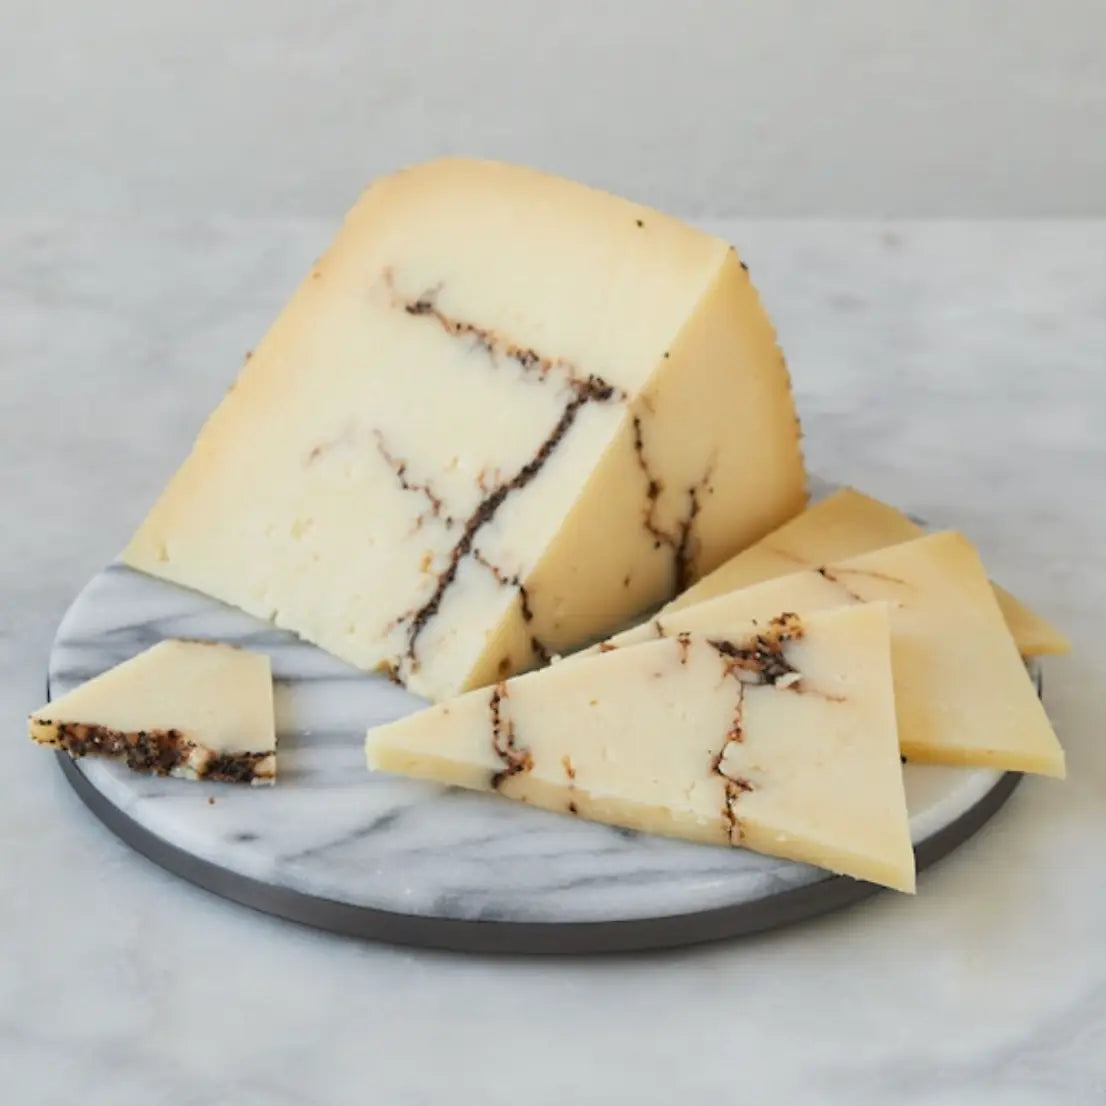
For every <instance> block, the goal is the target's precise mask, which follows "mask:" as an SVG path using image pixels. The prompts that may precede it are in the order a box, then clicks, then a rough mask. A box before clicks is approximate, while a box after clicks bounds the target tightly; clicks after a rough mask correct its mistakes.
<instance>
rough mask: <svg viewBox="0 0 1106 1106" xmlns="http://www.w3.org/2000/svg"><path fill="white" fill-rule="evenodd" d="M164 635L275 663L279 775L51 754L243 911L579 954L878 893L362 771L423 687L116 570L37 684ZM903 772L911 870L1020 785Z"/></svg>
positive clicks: (87, 791) (760, 923)
mask: <svg viewBox="0 0 1106 1106" xmlns="http://www.w3.org/2000/svg"><path fill="white" fill-rule="evenodd" d="M170 637H185V638H205V639H212V640H219V641H228V642H234V643H236V644H238V645H242V646H245V647H246V648H249V649H254V650H258V651H262V652H265V653H267V654H268V655H269V656H270V657H271V658H272V664H273V675H274V680H275V696H276V714H277V727H278V733H279V744H278V766H279V767H278V782H277V785H276V786H275V787H271V788H269V787H253V788H249V787H242V786H240V785H237V786H236V785H229V784H213V783H195V782H190V781H184V780H178V779H163V778H157V777H147V776H142V775H138V774H136V773H133V772H131V771H129V770H128V769H126V768H124V767H122V766H120V765H118V764H115V763H112V762H108V761H104V760H99V759H94V758H87V759H84V760H80V761H71V760H70V759H69V757H68V756H67V755H65V754H59V761H60V763H61V765H62V768H63V769H64V771H65V772H66V774H67V776H68V777H69V779H70V782H71V783H72V784H73V785H74V787H75V788H76V789H77V791H78V793H79V794H80V795H81V797H82V798H83V799H84V800H85V802H86V803H88V805H89V806H90V807H91V808H92V809H93V811H94V812H95V813H96V814H97V815H98V816H99V817H100V818H101V819H102V820H103V821H104V822H105V823H106V824H107V825H108V826H109V827H110V828H111V829H113V830H114V831H115V832H117V833H118V834H119V835H120V836H121V837H123V838H124V839H125V840H127V841H128V842H129V843H130V844H132V845H134V846H135V847H136V848H137V849H138V850H139V851H141V852H143V853H145V854H146V855H147V856H149V857H151V858H152V859H154V860H155V861H157V862H158V863H160V864H162V865H163V866H165V867H167V868H169V869H170V870H172V871H174V872H176V873H177V874H179V875H182V876H184V877H185V878H188V879H191V880H192V881H194V882H196V883H199V884H201V885H203V886H205V887H207V888H209V889H211V890H213V891H216V892H218V893H220V894H223V895H225V896H227V897H229V898H232V899H235V900H238V901H240V902H244V903H246V904H248V905H250V906H254V907H257V908H259V909H262V910H266V911H269V912H271V913H276V914H280V915H283V916H286V917H289V918H292V919H294V920H296V921H300V922H305V923H308V924H312V925H316V926H319V927H321V928H325V929H330V930H336V931H340V932H345V933H350V934H356V935H359V936H366V937H375V938H381V939H385V940H390V941H398V942H406V943H415V944H425V945H436V946H441V947H450V948H466V949H476V950H482V951H505V952H506V951H510V952H583V951H600V950H616V949H637V948H645V947H654V946H662V945H674V944H683V943H691V942H695V941H701V940H707V939H714V938H719V937H724V936H728V935H735V934H739V933H747V932H751V931H754V930H760V929H764V928H768V927H772V926H776V925H780V924H784V923H786V922H790V921H793V920H796V919H797V918H800V917H805V916H809V915H813V914H817V913H822V912H825V911H827V910H830V909H834V908H836V907H838V906H842V905H845V904H846V903H849V902H853V901H856V900H858V899H860V898H863V897H864V896H866V895H868V894H870V893H872V892H873V891H874V890H875V888H873V887H871V886H870V885H868V884H865V883H862V882H859V881H855V880H851V879H847V878H843V877H837V876H831V875H829V874H827V873H825V872H823V871H820V870H819V869H816V868H813V867H810V866H807V865H802V864H796V863H793V862H788V861H782V860H776V859H773V858H771V857H764V856H759V855H757V854H755V853H751V852H747V851H745V850H742V849H727V848H723V847H710V846H704V845H696V844H690V843H684V842H678V841H672V840H668V839H665V838H661V837H655V836H650V835H647V834H641V833H636V832H631V831H627V830H620V829H615V828H611V827H606V826H601V825H596V824H592V823H589V822H584V821H581V820H579V819H574V818H570V817H567V816H565V815H558V814H552V813H547V812H544V811H540V810H535V809H532V808H528V807H523V806H520V805H517V804H514V803H511V802H508V801H506V800H503V799H501V798H498V797H496V796H490V795H478V794H473V793H468V792H464V791H460V790H457V789H451V788H445V787H440V786H436V785H433V784H429V783H425V782H421V781H413V780H407V779H401V778H398V777H393V776H387V775H383V774H374V773H370V772H369V771H367V769H366V767H365V762H364V755H363V739H364V735H365V730H366V728H367V727H369V726H372V725H375V724H377V723H380V722H385V721H388V720H391V719H394V718H397V717H400V716H402V715H403V714H406V713H408V712H410V711H412V710H415V709H417V708H419V707H420V706H422V705H423V702H422V701H421V700H420V699H418V698H416V697H415V696H413V695H410V694H409V693H407V692H406V691H404V690H403V689H402V688H400V687H397V686H396V685H394V684H392V683H391V682H389V681H388V680H387V679H385V678H383V677H380V676H375V675H366V674H364V673H361V672H358V671H356V670H354V669H352V668H350V667H349V666H347V665H345V664H343V663H342V662H340V661H338V660H336V659H334V658H333V657H330V656H329V655H327V654H325V653H323V652H322V651H320V650H319V649H317V648H315V647H314V646H312V645H309V644H307V643H305V642H302V641H300V640H298V639H296V638H295V637H294V636H292V635H291V634H288V633H286V632H284V631H280V630H277V629H275V628H274V627H273V626H271V625H269V624H267V623H263V622H259V621H257V620H255V619H253V618H251V617H250V616H248V615H245V614H242V613H241V612H239V611H236V610H233V609H231V608H229V607H226V606H223V605H222V604H220V603H218V602H216V601H215V600H212V599H209V598H207V597H205V596H203V595H200V594H198V593H196V592H192V591H189V590H186V589H183V588H179V587H176V586H174V585H171V584H167V583H164V582H161V581H158V580H154V579H152V578H150V577H147V576H144V575H142V574H140V573H137V572H134V571H132V570H130V569H128V568H126V567H125V566H123V565H118V564H113V565H111V566H109V567H108V568H106V569H104V570H103V571H102V572H101V573H100V574H99V575H98V576H96V577H95V578H94V579H93V580H92V581H91V582H90V583H89V584H88V585H87V586H86V587H85V588H84V590H83V591H82V592H81V593H80V595H79V596H78V597H77V599H76V601H75V602H74V603H73V605H72V606H71V608H70V609H69V611H68V612H67V614H66V615H65V617H64V619H63V621H62V623H61V626H60V628H59V630H58V634H57V638H56V640H55V642H54V646H53V649H52V653H51V658H50V672H49V690H50V693H51V694H52V695H60V694H63V693H65V692H66V691H68V690H69V689H70V688H72V687H73V686H75V685H76V684H78V683H80V682H82V681H84V680H87V679H89V678H91V677H93V676H95V675H97V674H99V673H101V672H103V671H104V670H106V669H107V668H109V667H111V666H113V665H115V664H118V663H119V662H120V661H123V660H126V659H127V658H129V657H131V656H133V655H134V654H136V653H138V652H140V651H141V650H143V649H145V648H147V647H148V646H150V645H152V644H154V643H155V642H157V641H160V640H162V639H164V638H170ZM905 774H906V789H907V796H908V801H909V806H910V813H911V830H912V835H913V839H914V842H915V845H916V847H917V849H918V854H919V864H920V865H924V864H926V863H929V862H931V861H932V860H934V859H936V858H937V857H938V856H940V855H943V854H944V853H945V852H947V851H948V850H949V849H951V848H954V847H955V846H956V845H957V844H959V843H960V842H961V841H962V840H963V839H964V838H965V837H967V836H969V835H970V834H971V833H972V832H974V831H975V829H977V828H978V827H979V825H981V824H982V823H983V822H984V821H986V819H987V818H988V817H989V816H990V815H991V814H992V813H993V812H994V810H996V809H997V808H998V806H1000V805H1001V803H1002V801H1003V800H1004V799H1005V798H1006V796H1007V795H1008V794H1009V793H1010V791H1011V790H1013V787H1014V785H1015V784H1016V783H1017V779H1018V777H1017V776H1013V775H1004V774H1002V773H998V772H993V771H983V770H958V769H948V768H938V767H929V766H911V765H908V766H907V767H906V769H905ZM923 891H924V884H923Z"/></svg>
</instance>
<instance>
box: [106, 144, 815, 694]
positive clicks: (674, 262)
mask: <svg viewBox="0 0 1106 1106" xmlns="http://www.w3.org/2000/svg"><path fill="white" fill-rule="evenodd" d="M805 494H806V493H805V478H804V474H803V466H802V460H801V457H800V450H799V441H798V427H797V423H796V419H795V411H794V406H793V403H792V398H791V394H790V388H789V382H788V375H787V370H786V368H785V366H784V363H783V359H782V357H781V355H780V352H779V349H778V348H777V345H776V340H775V335H774V332H773V329H772V326H771V324H770V322H769V320H768V318H767V316H766V315H765V313H764V311H763V309H762V308H761V305H760V301H759V299H758V297H757V294H756V292H755V290H754V288H753V286H752V284H751V283H750V282H749V277H748V274H747V272H746V271H745V270H744V268H743V266H742V265H741V263H740V261H739V260H738V256H737V254H736V253H735V252H734V250H733V248H732V247H730V246H729V245H728V244H727V243H725V242H723V241H721V240H719V239H717V238H713V237H711V236H709V235H707V234H704V233H702V232H700V231H698V230H695V229H693V228H691V227H689V226H687V225H685V224H684V223H681V222H679V221H677V220H675V219H672V218H669V217H668V216H665V215H662V214H659V213H658V212H655V211H651V210H648V209H646V208H643V207H641V206H640V205H638V204H634V203H631V202H629V201H627V200H622V199H618V198H616V197H614V196H610V195H607V194H605V193H602V192H597V191H594V190H592V189H589V188H585V187H584V186H582V185H579V184H575V183H571V182H569V181H565V180H561V179H557V178H553V177H549V176H545V175H543V174H540V173H537V172H534V171H531V170H527V169H521V168H516V167H512V166H507V165H501V164H495V163H488V162H479V161H468V160H463V159H446V160H440V161H435V162H431V163H429V164H426V165H422V166H419V167H416V168H412V169H408V170H406V171H405V172H401V173H397V174H395V175H394V176H390V177H386V178H384V179H383V180H381V181H379V182H378V183H376V184H375V185H373V187H372V188H370V189H369V190H368V191H367V192H366V193H365V195H364V196H363V198H362V199H361V200H360V202H359V203H357V205H356V206H355V207H354V208H353V210H352V211H351V212H350V213H349V215H348V217H347V219H346V221H345V224H344V226H343V227H342V229H341V231H340V232H339V234H338V236H337V238H336V239H335V241H334V243H333V244H332V246H331V248H330V249H329V251H328V252H327V253H326V255H325V256H324V257H323V258H322V260H321V261H319V262H318V264H317V265H316V266H315V268H314V269H313V270H312V271H311V273H310V275H309V277H308V278H307V279H306V281H305V282H304V283H303V284H302V286H301V287H300V288H299V290H298V291H297V292H296V294H295V295H294V297H293V298H292V300H291V302H290V303H289V304H288V305H287V307H286V308H285V309H284V311H283V313H282V314H281V315H280V317H279V318H278V319H277V321H276V322H275V324H274V325H273V327H272V329H271V330H270V331H269V333H268V335H267V336H266V337H265V339H264V341H262V343H261V344H260V345H259V346H258V348H257V349H256V350H255V351H254V353H253V356H252V357H251V358H250V359H249V360H248V362H247V364H246V365H245V367H244V369H243V371H242V373H241V375H240V377H239V379H238V382H237V385H236V386H235V387H234V389H233V390H232V391H231V392H230V393H229V394H228V395H227V397H226V398H225V399H224V400H223V402H222V403H221V404H220V406H219V408H218V409H217V410H216V411H215V413H214V414H213V415H212V416H211V418H210V419H209V421H208V423H207V425H206V426H205V427H204V429H203V431H202V433H201V434H200V437H199V439H198V440H197V442H196V444H195V447H194V449H193V451H192V454H191V456H190V457H189V458H188V459H187V461H186V462H185V463H184V465H183V467H182V468H181V469H180V470H179V471H178V472H177V474H176V475H175V477H174V478H173V480H172V482H171V483H170V485H169V486H168V488H167V489H166V490H165V492H164V494H163V495H162V497H161V499H160V500H159V501H158V503H157V504H156V505H155V507H154V508H153V510H152V512H151V513H150V515H149V517H148V518H147V519H146V520H145V522H144V523H143V524H142V526H141V528H140V529H139V531H138V532H137V534H136V535H135V536H134V539H133V540H132V542H131V543H130V545H129V547H128V548H127V550H126V552H125V554H124V559H125V560H126V562H127V563H128V564H130V565H132V566H134V567H136V568H139V569H142V570H143V571H145V572H149V573H152V574H154V575H156V576H160V577H163V578H165V579H167V580H172V581H176V582H177V583H180V584H185V585H188V586H189V587H193V588H196V589H198V590H200V591H203V592H207V593H208V594H210V595H213V596H215V597H217V598H219V599H222V600H224V601H226V602H228V603H231V604H234V605H236V606H238V607H241V608H243V609H244V610H246V611H249V612H250V613H251V614H254V615H257V616H259V617H262V618H268V619H271V620H272V621H274V622H275V623H276V624H277V625H279V626H282V627H286V628H288V629H290V630H294V631H295V632H296V633H298V634H300V635H301V636H303V637H305V638H307V639H308V640H310V641H312V642H315V643H316V644H318V645H320V646H322V647H323V648H324V649H327V650H329V651H330V652H332V653H334V654H336V655H337V656H339V657H342V658H344V659H345V660H347V661H350V662H351V663H353V664H355V665H357V666H359V667H361V668H366V669H369V668H376V667H380V666H384V667H387V668H388V669H390V670H391V671H392V672H393V673H394V674H395V675H396V676H397V677H398V678H399V679H400V680H402V681H403V682H405V683H406V684H407V685H408V686H409V687H411V688H412V689H413V690H415V691H417V692H419V693H421V694H423V695H427V696H430V697H440V696H443V695H447V694H450V693H453V692H456V691H457V690H459V689H461V688H465V687H468V686H472V685H477V684H482V683H487V682H489V681H493V680H495V679H497V678H500V677H502V676H503V675H505V674H507V673H510V672H513V671H516V670H518V669H521V668H525V667H527V666H529V665H531V664H533V663H534V662H535V661H540V660H543V659H545V658H546V657H547V656H548V655H549V654H551V653H554V652H558V651H564V650H565V649H567V648H569V647H574V646H576V645H578V644H580V642H581V641H584V640H586V639H588V638H589V637H593V636H595V635H597V634H602V633H604V632H609V631H610V630H613V629H615V628H616V627H617V626H619V625H623V624H625V621H626V620H627V619H628V618H629V617H631V616H632V615H633V614H634V613H635V612H637V611H641V610H645V609H647V608H648V607H649V606H651V605H655V604H657V603H659V602H663V601H664V600H666V599H668V598H671V596H673V595H675V594H676V593H677V592H678V591H679V590H681V589H682V588H684V587H686V586H687V585H688V584H689V583H691V582H692V581H693V580H694V579H696V578H697V577H698V576H699V575H701V574H702V573H703V572H705V571H709V570H710V569H712V568H714V567H715V566H716V565H718V564H719V563H720V562H722V561H723V560H724V559H725V558H727V557H729V556H731V555H732V554H733V553H734V552H736V551H737V550H738V549H740V548H742V547H744V546H746V545H748V544H749V543H750V542H753V541H755V540H756V539H757V538H759V537H761V536H762V535H763V534H765V533H767V532H768V531H770V530H771V529H773V527H775V526H778V525H779V524H780V523H781V522H783V521H784V520H785V519H787V518H789V517H791V516H792V515H793V514H794V513H795V512H796V511H798V510H800V509H801V508H802V506H803V505H804V503H805Z"/></svg>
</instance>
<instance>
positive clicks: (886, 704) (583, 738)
mask: <svg viewBox="0 0 1106 1106" xmlns="http://www.w3.org/2000/svg"><path fill="white" fill-rule="evenodd" d="M717 629H718V628H717V627H716V630H717ZM367 752H368V759H369V763H370V766H371V767H373V768H376V769H381V770H384V771H387V772H397V773H402V774H404V775H409V776H418V777H423V778H426V779H434V780H440V781H442V782H444V783H449V784H456V785H458V786H461V787H468V788H473V789H475V790H478V791H497V792H498V793H499V794H500V795H504V796H506V797H508V798H511V799H517V800H519V801H521V802H525V803H532V804H534V805H535V806H540V807H545V808H547V809H549V810H555V811H563V812H565V813H568V814H572V815H578V816H579V817H582V818H590V819H593V820H595V821H600V822H608V823H612V824H614V825H619V826H628V827H630V828H632V829H640V830H646V831H649V832H653V833H660V834H666V835H669V836H674V837H683V838H687V839H689V840H692V841H702V842H708V843H712V844H718V845H725V844H730V845H743V846H746V847H748V848H750V849H756V850H758V851H760V852H765V853H771V854H773V855H775V856H782V857H788V858H790V859H794V860H802V861H809V862H810V863H813V864H818V865H821V866H822V867H825V868H829V869H831V870H833V871H836V872H843V873H846V874H848V875H852V876H856V877H858V878H861V879H867V880H872V881H874V882H876V883H883V884H886V885H888V886H889V887H896V888H898V889H900V890H903V891H911V890H913V888H914V856H913V853H912V851H911V846H910V832H909V825H908V820H907V811H906V800H905V797H904V794H903V782H902V770H901V764H900V762H899V751H898V742H897V739H896V733H895V710H894V701H893V693H892V685H891V666H890V656H889V651H888V629H887V615H886V612H885V610H884V609H883V607H882V606H881V605H879V604H871V605H867V606H862V607H854V608H851V609H845V610H840V611H827V612H823V613H820V614H814V615H811V616H809V617H804V618H799V617H796V616H794V615H787V616H785V617H783V618H781V619H778V620H777V621H776V622H774V623H772V624H771V625H770V626H767V627H759V628H758V627H754V626H751V625H748V624H747V625H745V626H744V627H742V626H739V625H737V624H733V623H731V625H730V629H729V631H727V632H725V633H722V632H715V633H712V634H710V635H706V636H699V635H683V636H681V637H679V638H673V639H669V640H663V641H655V642H652V643H650V644H647V645H642V646H640V647H638V648H635V649H625V650H616V651H614V652H611V653H609V654H600V655H597V656H593V657H591V658H590V659H588V660H586V661H577V662H574V663H559V664H554V665H552V666H551V667H549V668H546V669H543V670H541V671H538V672H532V673H528V674H527V675H524V676H519V677H517V678H515V679H513V680H508V681H506V682H504V683H500V684H496V685H495V686H494V687H492V688H483V689H480V690H478V691H473V692H470V693H469V694H467V695H463V696H461V697H460V698H458V699H454V700H452V701H451V702H448V703H443V704H440V705H438V706H436V707H431V708H429V709H428V710H425V711H422V712H420V713H418V714H415V715H411V716H408V717H407V718H404V719H401V720H400V721H398V722H393V723H391V724H389V725H386V726H382V727H379V728H378V729H376V730H372V731H370V732H369V735H368V738H367Z"/></svg>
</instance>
